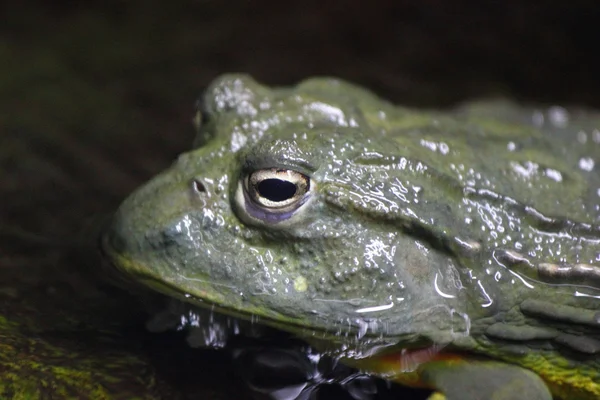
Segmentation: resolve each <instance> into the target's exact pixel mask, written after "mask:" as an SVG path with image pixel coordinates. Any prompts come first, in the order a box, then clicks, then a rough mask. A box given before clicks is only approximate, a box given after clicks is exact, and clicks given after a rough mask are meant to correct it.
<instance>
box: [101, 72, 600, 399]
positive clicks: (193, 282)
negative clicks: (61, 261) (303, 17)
mask: <svg viewBox="0 0 600 400" xmlns="http://www.w3.org/2000/svg"><path fill="white" fill-rule="evenodd" d="M198 125H199V133H198V138H197V143H196V148H195V149H193V150H191V151H190V152H188V153H185V154H183V155H181V156H180V157H179V159H178V160H177V162H175V163H174V164H173V166H172V167H171V168H170V169H168V170H167V171H165V172H163V173H162V174H161V175H159V176H157V177H156V178H154V179H153V180H152V181H150V182H149V183H148V184H146V185H145V186H143V187H142V188H140V189H139V190H138V191H136V192H135V193H134V194H132V195H131V196H130V197H129V198H128V199H127V200H126V201H125V202H124V204H123V205H122V206H121V208H120V209H119V211H118V212H117V214H116V216H115V219H114V223H113V226H112V227H111V229H110V231H109V232H108V233H107V235H106V237H105V241H104V245H105V246H104V247H105V249H106V251H107V253H108V254H109V255H110V256H111V257H112V259H113V260H114V262H115V264H116V265H117V266H119V267H120V268H121V269H122V270H123V271H125V272H127V273H129V274H132V275H134V276H135V277H136V279H139V280H141V281H143V282H145V283H146V284H148V285H151V286H152V287H155V288H156V289H157V290H160V291H163V292H165V293H167V294H170V295H172V296H175V297H180V298H183V299H186V300H187V301H189V302H192V303H194V304H198V305H200V306H208V307H215V308H216V309H217V310H220V311H222V312H226V313H229V314H233V315H236V316H241V317H243V318H248V319H250V318H254V319H258V320H260V321H261V322H264V323H266V324H270V325H273V326H276V327H279V328H282V329H285V330H289V331H292V332H295V333H297V334H298V335H300V336H303V337H305V338H307V339H308V340H310V341H312V342H315V343H317V344H318V345H319V346H321V347H322V348H327V349H329V350H331V351H335V352H337V354H339V355H340V356H342V357H346V358H347V359H348V360H349V362H353V363H355V364H357V365H359V366H360V367H362V368H364V369H367V370H371V371H373V372H375V373H378V374H382V375H385V376H388V377H392V378H396V379H398V380H400V381H404V382H409V383H414V384H423V385H426V386H432V387H435V388H438V389H440V390H441V391H443V392H445V393H446V394H447V395H448V397H449V398H455V397H453V394H452V393H453V392H452V390H454V389H456V390H457V393H463V394H464V391H468V390H469V389H468V388H467V386H468V385H469V383H468V382H467V381H466V380H460V379H454V378H453V379H449V378H448V379H446V375H445V374H446V371H449V370H451V371H459V375H460V376H467V375H470V380H471V381H472V380H473V372H472V371H465V372H464V373H463V372H462V370H461V368H462V367H459V368H455V367H454V366H455V365H457V363H458V364H460V361H456V360H458V359H455V358H453V357H454V355H460V360H464V359H465V357H473V356H475V357H477V356H478V355H484V356H487V357H490V358H492V359H495V360H497V361H501V362H500V363H496V364H494V363H492V364H486V365H491V367H490V368H491V369H490V370H491V371H492V372H494V373H496V375H497V376H504V375H502V371H504V369H503V368H504V367H503V366H504V365H509V364H515V365H521V366H523V367H525V368H526V369H529V370H532V371H534V372H535V373H536V374H537V375H539V376H541V377H542V378H543V379H544V380H545V382H546V384H548V386H549V387H550V388H551V390H553V392H554V393H555V394H559V395H563V396H565V397H569V398H577V397H576V396H579V398H584V399H586V398H590V399H591V398H596V397H597V396H600V373H598V372H597V371H598V368H600V361H599V360H598V358H599V357H600V356H598V354H600V313H598V312H599V311H600V289H598V288H600V174H599V172H598V171H599V170H598V168H599V167H598V165H597V164H598V163H600V116H599V115H597V114H590V113H587V114H585V113H568V112H567V111H566V110H563V109H561V108H551V109H548V110H545V109H544V110H539V111H535V110H522V109H519V108H516V107H515V106H512V105H510V104H506V103H487V104H482V103H473V104H471V105H468V106H465V107H463V108H460V109H458V110H457V111H455V112H454V113H437V112H426V111H417V110H410V109H405V108H400V107H396V106H393V105H391V104H389V103H386V102H385V101H383V100H381V99H379V98H377V97H375V96H374V95H373V94H371V93H369V92H367V91H365V90H363V89H361V88H358V87H356V86H353V85H350V84H347V83H344V82H340V81H335V80H327V79H310V80H307V81H304V82H302V83H301V84H299V85H298V86H296V87H293V88H279V89H271V88H267V87H264V86H261V85H259V84H257V83H256V82H255V81H253V80H252V79H250V78H248V77H245V76H225V77H223V78H221V79H219V80H217V81H215V82H214V83H213V85H212V86H211V87H210V88H209V89H208V90H207V92H206V94H205V96H204V106H203V113H202V118H199V119H198ZM401 349H405V350H404V353H403V354H404V355H407V354H408V355H412V358H411V357H400V356H398V354H399V351H400V350H401ZM407 349H408V350H407ZM447 354H452V355H453V356H452V357H450V356H448V355H447ZM442 356H443V357H442ZM436 362H437V364H436ZM440 363H441V364H440ZM440 365H442V366H443V368H437V367H439V366H440ZM461 365H466V364H464V363H463V364H461ZM469 365H472V364H469ZM436 368H437V369H436ZM507 368H508V369H510V368H512V367H507ZM480 370H483V369H478V371H480ZM439 371H441V372H439ZM510 371H511V373H512V372H514V371H513V370H510ZM515 371H517V375H522V376H525V375H527V374H529V373H521V371H524V370H521V369H515ZM482 373H483V372H482ZM508 375H509V374H506V376H508ZM486 376H487V375H483V376H482V379H485V377H486ZM531 376H534V375H533V374H531ZM529 378H531V377H530V376H529V375H527V379H529ZM444 379H446V380H447V381H450V382H451V383H447V382H446V381H444ZM506 379H507V380H510V382H512V380H511V379H512V378H506ZM533 379H534V380H535V379H538V378H537V377H535V376H534V378H533ZM475 380H477V379H475ZM444 382H446V383H444ZM540 382H541V381H540ZM461 385H463V386H464V387H465V388H466V389H465V388H463V386H461ZM543 385H544V384H542V386H543ZM449 386H450V387H449ZM497 386H498V387H503V388H509V389H510V385H509V384H508V383H506V382H504V383H502V382H501V383H499V384H498V385H497ZM534 386H535V385H534ZM461 390H462V391H463V392H461ZM473 390H476V389H473ZM477 390H479V389H477ZM544 390H545V389H543V388H542V389H540V390H538V392H539V393H541V394H539V393H538V392H536V393H538V394H539V396H540V397H536V398H547V397H544V396H546V395H547V393H546V394H544V393H543V392H544ZM494 393H495V392H494ZM516 393H519V394H522V391H520V390H519V389H518V388H517V387H516V386H515V390H514V391H512V395H510V394H509V395H508V397H498V398H519V397H518V394H516ZM454 396H459V395H454ZM511 396H512V397H511ZM515 396H517V397H515ZM463 398H472V397H468V396H467V397H465V396H463ZM473 398H475V397H473ZM527 398H532V397H527Z"/></svg>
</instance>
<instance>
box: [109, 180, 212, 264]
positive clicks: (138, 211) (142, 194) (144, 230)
mask: <svg viewBox="0 0 600 400" xmlns="http://www.w3.org/2000/svg"><path fill="white" fill-rule="evenodd" d="M199 185H200V184H199V183H198V181H197V180H196V179H183V178H182V177H178V176H176V175H175V174H169V173H168V172H166V173H163V174H161V175H159V176H157V177H156V178H154V179H152V180H151V181H149V182H148V183H146V184H145V185H143V186H142V187H140V188H139V189H137V190H136V191H135V192H134V193H132V194H131V195H130V196H129V197H128V198H127V199H126V200H125V201H124V202H123V203H122V204H121V206H120V207H119V209H118V210H117V212H116V213H115V215H114V216H113V218H112V221H111V223H110V224H109V226H108V227H107V229H106V230H105V232H104V234H103V237H102V243H101V245H102V247H103V250H104V252H105V253H107V254H108V255H109V256H111V255H112V258H114V257H115V256H120V257H133V258H138V257H141V258H144V257H145V256H144V255H147V254H149V253H153V252H156V251H162V250H165V249H166V248H167V247H171V246H173V245H176V244H177V243H179V242H180V241H181V240H183V239H182V238H180V236H181V235H182V232H183V231H182V223H184V222H185V221H184V220H185V218H186V217H188V216H189V215H191V214H194V213H196V212H198V211H199V210H202V209H203V208H205V207H207V206H208V205H207V202H206V200H207V198H208V196H205V193H199V192H201V191H206V188H205V187H199Z"/></svg>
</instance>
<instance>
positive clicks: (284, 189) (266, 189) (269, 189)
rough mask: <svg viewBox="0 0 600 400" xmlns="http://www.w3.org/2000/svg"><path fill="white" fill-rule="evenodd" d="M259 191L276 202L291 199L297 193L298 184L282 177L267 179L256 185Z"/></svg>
mask: <svg viewBox="0 0 600 400" xmlns="http://www.w3.org/2000/svg"><path fill="white" fill-rule="evenodd" d="M256 190H257V191H258V193H259V194H260V195H261V196H262V197H264V198H266V199H268V200H270V201H274V202H278V201H285V200H288V199H291V198H292V197H294V195H295V194H296V185H294V184H293V183H291V182H288V181H283V180H281V179H265V180H264V181H261V182H260V183H259V184H258V185H256Z"/></svg>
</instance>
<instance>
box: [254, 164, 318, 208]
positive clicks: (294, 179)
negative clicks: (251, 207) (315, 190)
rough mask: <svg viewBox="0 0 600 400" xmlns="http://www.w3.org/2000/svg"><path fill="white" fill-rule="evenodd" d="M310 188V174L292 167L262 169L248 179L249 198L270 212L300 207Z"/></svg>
mask: <svg viewBox="0 0 600 400" xmlns="http://www.w3.org/2000/svg"><path fill="white" fill-rule="evenodd" d="M309 189H310V179H309V178H308V176H306V175H304V174H302V173H300V172H297V171H293V170H290V169H277V168H270V169H261V170H258V171H254V172H252V173H251V174H250V175H248V178H247V180H246V192H247V193H248V197H249V199H250V200H251V201H252V202H253V203H254V204H256V205H257V206H259V207H261V208H264V209H265V210H266V211H270V212H289V211H292V210H293V209H295V208H297V207H299V206H300V205H302V200H303V199H304V197H305V195H306V193H308V191H309Z"/></svg>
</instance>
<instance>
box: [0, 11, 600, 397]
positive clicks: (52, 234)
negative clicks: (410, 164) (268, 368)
mask: <svg viewBox="0 0 600 400" xmlns="http://www.w3.org/2000/svg"><path fill="white" fill-rule="evenodd" d="M596 3H597V2H595V1H568V2H563V1H550V2H533V1H529V2H524V1H509V0H507V1H477V0H453V1H448V0H412V1H409V0H404V1H373V2H358V1H356V2H352V1H340V2H322V1H316V0H306V1H303V2H285V1H256V2H251V1H216V0H215V1H208V0H207V1H195V2H183V1H162V2H161V1H152V0H146V1H141V0H132V1H87V2H74V1H58V2H42V1H39V2H34V1H29V2H20V3H17V2H6V3H2V4H0V298H1V299H2V303H0V304H1V305H2V307H1V309H0V311H1V313H2V315H4V316H8V317H9V318H12V319H16V320H21V319H22V320H23V321H35V322H28V323H29V324H35V329H33V328H32V329H33V330H34V331H35V332H36V335H37V336H36V340H37V339H39V338H41V339H40V340H45V341H49V342H51V343H52V344H53V345H54V346H57V347H60V348H63V349H65V350H64V351H65V352H67V351H69V349H70V348H71V347H72V346H75V347H77V346H78V345H79V344H80V343H81V341H84V342H85V340H86V339H85V335H84V334H79V333H78V334H73V335H71V336H69V338H68V339H65V337H67V336H68V335H66V334H65V335H62V336H61V335H54V336H52V335H51V334H48V333H47V332H50V331H52V332H55V331H56V329H57V328H56V322H55V321H56V320H58V319H61V320H62V321H64V320H66V319H68V320H74V321H81V320H85V321H87V322H86V324H87V325H86V326H88V328H87V329H88V330H89V331H94V330H99V329H102V327H103V326H105V324H108V325H111V326H115V328H114V329H115V330H116V331H119V332H120V335H121V336H119V337H122V338H121V339H118V340H117V342H118V343H117V344H116V345H119V346H122V347H123V349H122V351H124V352H129V353H133V354H134V355H135V356H136V357H139V358H141V359H142V360H144V363H146V365H148V366H149V367H148V368H150V369H151V370H153V371H155V372H154V373H155V374H156V376H157V380H158V381H160V382H164V385H165V386H166V387H168V388H169V389H165V390H166V392H169V390H171V392H169V393H173V392H177V395H178V396H181V397H183V398H191V397H194V395H196V396H204V395H206V394H207V393H211V395H213V396H215V397H219V396H220V397H222V398H229V397H231V396H232V392H233V393H235V396H237V395H238V394H239V393H240V391H241V390H242V389H241V388H239V387H238V386H236V385H231V384H230V383H229V382H230V381H231V379H233V378H231V377H230V374H231V366H230V365H229V364H228V361H227V359H226V358H224V357H222V356H221V355H220V354H219V353H213V352H208V353H203V354H202V357H198V354H197V352H191V351H188V350H187V348H185V346H181V345H180V342H181V340H180V339H181V338H180V337H175V338H172V337H169V336H168V335H167V336H161V335H149V334H145V333H144V332H143V321H144V319H145V318H146V317H145V315H144V314H143V311H142V308H141V306H140V305H139V303H138V302H137V301H136V300H135V299H133V298H132V297H131V296H129V295H127V294H125V293H121V292H118V291H111V290H109V289H106V288H104V286H101V285H100V284H98V283H97V278H98V275H102V274H103V272H102V271H103V269H101V268H100V267H99V264H100V261H99V259H98V256H97V254H96V253H95V252H94V250H93V246H94V244H93V237H94V233H95V232H96V231H97V227H98V226H99V224H100V223H101V221H103V218H104V217H105V216H106V215H109V214H110V212H111V211H112V210H114V209H115V207H116V206H117V205H118V203H119V202H120V201H121V199H122V198H123V197H124V196H126V194H127V193H129V192H130V191H131V190H132V189H133V188H134V187H136V186H137V185H139V184H140V183H141V182H143V181H144V180H146V179H148V178H149V177H150V176H152V175H153V174H155V173H156V172H157V171H160V170H161V169H163V168H164V167H165V166H166V165H168V164H169V163H170V162H171V160H173V159H174V157H175V156H176V155H177V154H178V153H180V152H181V151H183V150H185V149H186V148H187V147H188V146H189V144H190V143H191V141H192V138H193V131H192V128H191V119H192V116H193V105H194V102H195V100H196V98H197V97H198V95H199V94H200V93H201V90H202V88H203V87H205V86H206V85H207V83H208V82H210V80H211V79H213V78H214V77H216V76H217V75H219V74H221V73H224V72H247V73H250V74H252V75H253V76H254V77H256V78H257V79H259V80H261V81H263V82H265V83H269V84H290V83H293V82H296V81H298V80H300V79H302V78H304V77H307V76H310V75H335V76H338V77H342V78H345V79H348V80H352V81H355V82H357V83H361V84H364V85H366V86H367V87H369V88H371V89H373V90H374V91H376V92H377V93H379V94H381V95H382V96H384V97H387V98H389V99H391V100H394V101H395V102H398V103H402V104H406V105H415V106H440V107H446V106H450V105H452V104H454V103H456V102H460V101H462V100H465V99H472V98H476V97H488V96H507V97H510V98H514V99H517V100H518V101H523V102H536V103H540V102H541V103H544V104H561V105H584V106H591V107H599V106H600V95H599V93H600V58H599V56H598V53H599V50H598V49H599V43H600V40H599V39H600V28H598V21H600V8H599V6H597V5H595V4H596ZM107 290H108V291H107ZM25 303H26V304H28V307H29V308H28V309H27V310H28V311H27V313H24V312H23V307H24V306H23V304H25ZM17 316H18V317H17ZM65 316H67V317H68V318H65ZM72 326H73V325H72V324H71V325H68V324H67V325H65V326H63V325H61V328H60V329H61V332H65V331H70V330H71V329H72ZM77 332H79V331H77ZM21 334H22V335H23V336H22V339H23V340H25V339H27V338H28V336H27V335H28V332H26V331H22V332H21ZM86 343H87V342H86ZM131 343H134V344H136V345H135V346H133V347H131V346H130V344H131ZM140 343H141V344H140ZM61 346H62V347H61ZM70 346H71V347H70ZM17 347H18V346H17ZM106 349H107V348H106V347H104V348H103V347H100V348H98V349H96V351H97V352H101V351H106ZM0 358H1V357H0ZM199 359H200V361H199ZM173 388H175V389H173ZM159 392H160V391H158V392H157V393H158V394H157V396H160V393H159ZM166 392H165V393H166ZM242 392H243V391H242ZM190 393H191V394H190ZM198 393H200V394H198ZM173 396H175V395H173ZM235 396H234V397H235ZM200 398H202V397H200Z"/></svg>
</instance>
